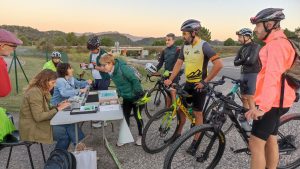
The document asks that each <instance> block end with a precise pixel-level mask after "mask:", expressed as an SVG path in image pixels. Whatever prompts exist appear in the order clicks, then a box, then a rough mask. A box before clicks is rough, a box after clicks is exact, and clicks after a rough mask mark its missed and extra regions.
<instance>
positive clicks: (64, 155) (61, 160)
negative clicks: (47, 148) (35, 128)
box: [44, 149, 76, 169]
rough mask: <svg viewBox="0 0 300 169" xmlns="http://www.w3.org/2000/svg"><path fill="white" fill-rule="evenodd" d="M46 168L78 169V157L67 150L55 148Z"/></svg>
mask: <svg viewBox="0 0 300 169" xmlns="http://www.w3.org/2000/svg"><path fill="white" fill-rule="evenodd" d="M44 169H76V158H75V156H74V155H73V154H72V153H69V152H68V151H67V150H63V149H55V150H53V151H52V152H51V154H50V156H49V158H48V160H47V162H46V164H45V167H44Z"/></svg>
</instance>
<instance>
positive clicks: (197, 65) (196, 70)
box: [179, 39, 218, 83]
mask: <svg viewBox="0 0 300 169" xmlns="http://www.w3.org/2000/svg"><path fill="white" fill-rule="evenodd" d="M216 57H218V56H217V55H216V52H215V51H213V50H212V48H211V47H210V46H209V44H208V43H207V42H206V41H204V40H201V39H199V41H198V42H197V43H196V44H195V45H184V46H183V47H182V49H181V51H180V55H179V59H181V60H183V61H184V64H185V70H184V73H185V77H186V81H187V82H190V83H196V82H200V81H201V80H202V79H203V80H204V79H205V78H206V76H207V66H208V61H209V60H210V59H211V60H213V59H214V58H216Z"/></svg>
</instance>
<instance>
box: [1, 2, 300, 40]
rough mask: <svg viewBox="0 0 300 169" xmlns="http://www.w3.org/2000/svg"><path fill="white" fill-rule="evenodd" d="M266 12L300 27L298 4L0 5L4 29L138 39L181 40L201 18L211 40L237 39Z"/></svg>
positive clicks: (108, 3)
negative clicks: (187, 26)
mask: <svg viewBox="0 0 300 169" xmlns="http://www.w3.org/2000/svg"><path fill="white" fill-rule="evenodd" d="M267 7H278V8H284V13H285V15H286V19H285V20H284V21H283V22H282V24H281V25H282V27H283V28H288V29H290V30H294V29H295V28H297V27H300V19H299V16H300V10H299V7H300V1H299V0H251V1H243V0H227V1H225V0H211V1H207V0H206V1H204V0H189V1H184V0H110V1H103V0H51V1H50V0H26V1H24V0H1V2H0V25H19V26H30V27H33V28H36V29H38V30H41V31H47V30H59V31H64V32H78V33H84V32H105V31H118V32H120V33H128V34H132V35H135V36H143V37H162V36H165V35H166V34H167V33H169V32H173V33H175V34H176V35H181V32H180V25H181V24H182V22H184V21H185V20H186V19H190V18H193V19H197V20H200V21H201V24H202V26H204V27H206V28H208V29H209V30H210V31H211V33H212V39H219V40H225V39H227V38H229V37H232V38H234V39H236V36H235V31H236V30H238V29H240V28H242V27H249V28H252V29H253V28H254V26H253V25H252V24H250V21H249V18H250V17H252V16H255V15H256V13H257V12H259V11H260V10H262V9H264V8H267Z"/></svg>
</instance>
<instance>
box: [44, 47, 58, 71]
mask: <svg viewBox="0 0 300 169" xmlns="http://www.w3.org/2000/svg"><path fill="white" fill-rule="evenodd" d="M59 63H61V54H60V53H59V52H58V51H54V52H52V54H51V60H49V61H48V62H46V63H45V64H44V66H43V69H50V70H52V71H54V72H56V71H57V65H58V64H59Z"/></svg>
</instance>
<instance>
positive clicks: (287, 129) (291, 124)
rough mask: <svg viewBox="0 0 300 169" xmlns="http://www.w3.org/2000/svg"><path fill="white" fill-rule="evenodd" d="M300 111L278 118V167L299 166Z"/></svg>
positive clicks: (290, 167)
mask: <svg viewBox="0 0 300 169" xmlns="http://www.w3.org/2000/svg"><path fill="white" fill-rule="evenodd" d="M299 126H300V113H288V114H285V115H283V116H282V117H281V118H280V126H279V131H278V135H277V138H278V145H279V163H278V167H277V168H279V169H292V168H297V167H299V166H300V130H299Z"/></svg>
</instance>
